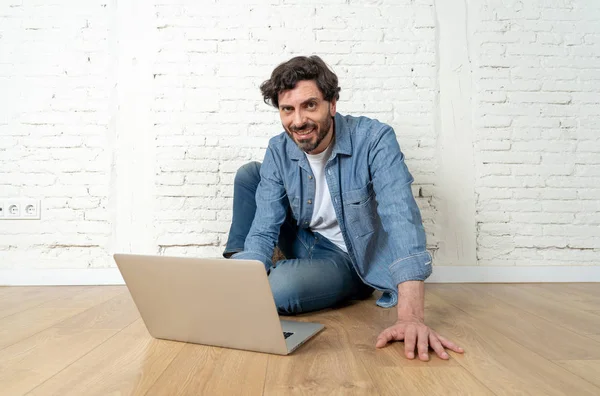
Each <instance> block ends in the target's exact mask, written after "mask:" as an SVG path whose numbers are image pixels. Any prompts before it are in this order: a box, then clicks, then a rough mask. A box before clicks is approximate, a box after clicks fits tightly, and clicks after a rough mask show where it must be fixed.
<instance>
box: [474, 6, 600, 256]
mask: <svg viewBox="0 0 600 396" xmlns="http://www.w3.org/2000/svg"><path fill="white" fill-rule="evenodd" d="M476 3H477V4H476V6H477V8H476V15H477V18H476V19H475V20H474V21H473V23H474V31H475V33H474V34H473V37H472V38H471V42H472V43H473V48H474V51H473V52H474V55H475V57H474V64H475V65H476V67H475V68H474V73H473V74H474V75H473V80H474V88H475V89H474V91H475V92H474V98H475V99H476V100H475V103H474V106H475V108H474V109H473V113H474V124H475V126H476V133H475V136H476V143H475V155H476V158H477V162H476V169H477V176H476V186H477V188H476V192H477V215H476V221H477V231H478V235H477V258H478V262H479V264H480V265H598V257H599V256H598V253H600V231H599V230H600V223H599V218H598V216H597V212H598V211H599V210H600V199H598V198H599V196H600V195H599V192H600V190H599V185H600V178H599V177H598V176H599V173H598V169H599V163H600V150H599V149H600V135H599V134H598V128H599V127H600V95H598V93H597V92H598V91H599V90H600V62H599V58H598V56H599V55H600V45H599V41H598V39H599V37H600V24H599V23H598V21H599V19H600V4H599V3H597V2H595V1H592V0H588V1H583V0H557V1H544V0H536V1H514V0H511V1H479V2H476Z"/></svg>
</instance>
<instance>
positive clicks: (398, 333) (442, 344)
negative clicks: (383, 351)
mask: <svg viewBox="0 0 600 396" xmlns="http://www.w3.org/2000/svg"><path fill="white" fill-rule="evenodd" d="M393 340H395V341H402V340H404V354H405V355H406V357H407V358H408V359H414V357H415V347H416V348H417V351H418V353H419V359H421V360H422V361H428V360H429V347H431V349H433V350H434V351H435V353H437V355H438V356H439V357H440V358H442V359H444V360H448V359H449V358H450V356H448V353H447V352H446V350H445V348H448V349H450V350H452V351H454V352H458V353H463V352H464V350H463V349H462V348H461V347H459V346H457V345H456V344H455V343H453V342H452V341H450V340H448V339H446V338H444V337H442V336H441V335H439V334H437V333H436V332H435V331H433V330H432V329H430V328H429V327H428V326H427V325H426V324H425V323H424V322H423V321H421V320H420V319H418V318H402V319H398V321H397V322H396V324H394V325H393V326H391V327H388V328H387V329H385V330H384V331H382V332H381V334H379V337H377V344H375V346H376V347H377V348H383V347H384V346H386V345H387V343H388V342H390V341H393Z"/></svg>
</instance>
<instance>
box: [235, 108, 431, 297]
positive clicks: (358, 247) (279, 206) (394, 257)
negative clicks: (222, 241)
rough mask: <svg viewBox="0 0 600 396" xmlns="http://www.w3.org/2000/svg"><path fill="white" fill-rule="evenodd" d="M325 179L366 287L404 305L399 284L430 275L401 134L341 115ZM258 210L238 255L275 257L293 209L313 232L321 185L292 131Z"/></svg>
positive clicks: (261, 188)
mask: <svg viewBox="0 0 600 396" xmlns="http://www.w3.org/2000/svg"><path fill="white" fill-rule="evenodd" d="M333 144H334V146H333V151H332V153H331V157H330V159H329V161H328V162H327V164H326V167H325V175H326V179H327V184H328V186H329V191H330V193H331V199H332V202H333V206H334V209H335V213H336V216H337V219H338V222H339V226H340V229H341V232H342V235H343V236H344V241H345V242H346V247H347V249H348V254H349V255H350V258H351V259H352V263H353V265H354V268H355V270H356V271H357V272H358V274H359V275H360V277H361V279H362V280H363V282H365V283H366V284H368V285H370V286H372V287H373V288H375V289H378V290H381V291H383V295H382V296H381V298H380V299H379V300H378V301H377V305H379V306H382V307H391V306H394V305H396V304H397V302H398V289H397V286H398V284H400V283H402V282H405V281H410V280H420V281H423V280H425V279H426V278H427V277H429V275H430V274H431V267H432V266H431V256H430V254H429V252H428V251H427V250H426V248H425V245H426V243H425V231H424V229H423V223H422V220H421V213H420V211H419V208H418V207H417V204H416V202H415V199H414V197H413V195H412V190H411V184H412V182H413V177H412V175H411V174H410V172H409V171H408V168H407V167H406V164H405V163H404V155H403V154H402V152H401V151H400V146H399V145H398V141H397V140H396V134H395V133H394V130H393V129H392V128H391V127H390V126H389V125H386V124H383V123H381V122H379V121H377V120H373V119H369V118H366V117H352V116H342V115H341V114H339V113H337V114H336V115H335V138H334V143H333ZM260 176H261V181H260V183H259V185H258V189H257V191H256V203H257V209H256V214H255V217H254V221H253V223H252V227H251V228H250V232H249V234H248V236H247V237H246V241H245V245H244V251H243V252H239V253H236V254H235V255H234V256H233V257H235V258H238V259H253V260H259V261H262V262H263V263H264V265H265V267H266V268H267V270H269V269H270V268H271V267H272V265H273V263H272V262H271V257H272V255H273V250H274V248H275V244H276V243H277V240H278V237H279V229H280V227H281V225H282V224H283V222H284V220H285V218H286V213H287V210H288V208H289V207H290V206H291V209H292V213H293V216H294V219H295V220H296V221H297V224H298V226H299V227H303V228H308V227H309V224H310V220H311V218H312V212H313V205H311V204H310V203H309V202H313V201H314V199H315V183H314V178H312V177H311V178H309V176H312V170H311V168H310V165H309V163H308V160H307V159H306V155H304V153H303V152H302V151H301V150H300V149H299V148H298V146H297V145H296V143H295V142H294V141H293V140H292V139H291V138H290V137H289V136H288V135H287V134H286V133H285V132H282V133H281V134H279V135H277V136H275V137H273V138H272V139H271V140H270V141H269V146H268V148H267V151H266V154H265V158H264V161H263V163H262V165H261V168H260Z"/></svg>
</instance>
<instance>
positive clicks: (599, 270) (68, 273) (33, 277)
mask: <svg viewBox="0 0 600 396" xmlns="http://www.w3.org/2000/svg"><path fill="white" fill-rule="evenodd" d="M427 282H430V283H520V282H600V266H589V267H588V266H579V267H555V266H535V267H478V266H434V268H433V274H432V275H431V277H429V279H428V280H427ZM124 283H125V282H124V281H123V277H122V276H121V273H120V272H119V270H118V269H117V268H96V269H9V270H0V285H1V286H50V285H56V286H59V285H60V286H66V285H123V284H124Z"/></svg>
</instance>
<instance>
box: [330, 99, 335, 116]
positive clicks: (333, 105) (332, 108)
mask: <svg viewBox="0 0 600 396" xmlns="http://www.w3.org/2000/svg"><path fill="white" fill-rule="evenodd" d="M336 104H337V100H335V99H332V100H331V102H330V104H329V115H331V116H332V117H334V116H335V111H336V110H335V105H336Z"/></svg>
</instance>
